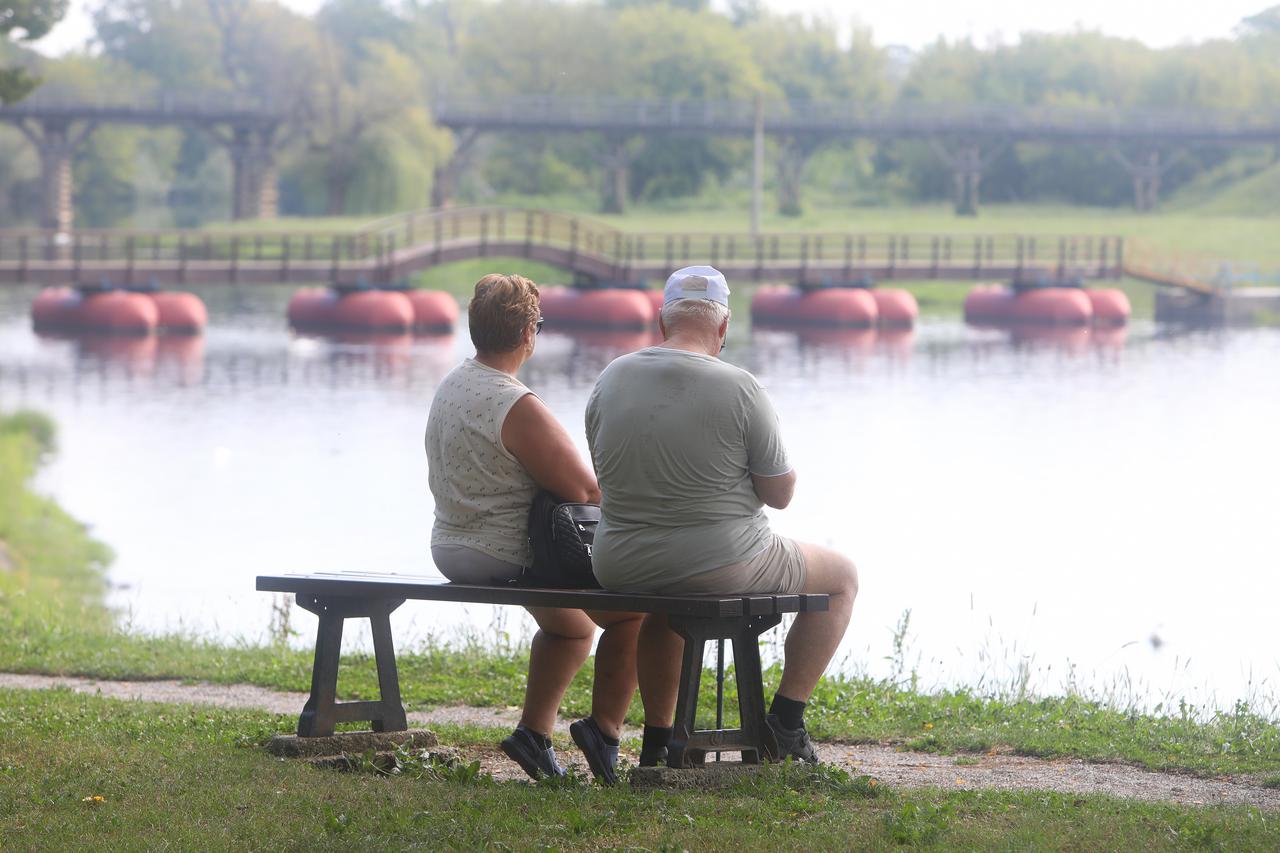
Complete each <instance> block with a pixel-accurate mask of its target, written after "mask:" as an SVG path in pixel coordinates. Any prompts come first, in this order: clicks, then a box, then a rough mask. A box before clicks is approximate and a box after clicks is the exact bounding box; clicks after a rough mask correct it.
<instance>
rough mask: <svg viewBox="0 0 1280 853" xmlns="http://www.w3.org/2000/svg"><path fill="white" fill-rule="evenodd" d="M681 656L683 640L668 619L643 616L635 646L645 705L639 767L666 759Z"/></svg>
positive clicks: (674, 711) (658, 615) (659, 615)
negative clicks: (668, 622)
mask: <svg viewBox="0 0 1280 853" xmlns="http://www.w3.org/2000/svg"><path fill="white" fill-rule="evenodd" d="M683 655H684V638H682V637H681V636H680V635H679V634H677V633H676V632H675V631H672V630H671V626H670V625H668V624H667V617H666V616H664V615H662V614H660V613H650V614H648V615H647V616H645V617H644V624H643V625H642V626H641V628H640V637H639V640H638V641H637V644H636V675H637V676H638V678H639V682H640V699H641V701H642V702H644V739H643V741H642V744H641V747H640V764H641V765H642V766H644V765H652V764H657V763H659V762H660V761H662V760H663V759H665V757H666V752H667V744H669V743H670V742H671V728H672V724H673V723H674V722H675V717H676V697H677V695H678V694H679V692H680V663H681V657H682V656H683Z"/></svg>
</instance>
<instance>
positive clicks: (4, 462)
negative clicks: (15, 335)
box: [0, 412, 111, 635]
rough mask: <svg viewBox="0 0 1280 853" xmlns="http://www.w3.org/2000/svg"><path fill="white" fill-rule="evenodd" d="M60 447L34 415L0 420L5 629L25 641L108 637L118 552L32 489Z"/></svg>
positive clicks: (1, 614) (0, 595)
mask: <svg viewBox="0 0 1280 853" xmlns="http://www.w3.org/2000/svg"><path fill="white" fill-rule="evenodd" d="M55 446H56V439H55V435H54V427H53V423H52V422H51V421H49V420H48V419H47V418H45V417H44V416H42V415H39V414H36V413H34V412H17V413H14V414H11V415H8V416H0V557H3V562H4V564H8V563H12V565H8V566H7V567H0V621H3V622H4V625H5V628H4V630H5V632H6V633H7V634H10V635H17V634H21V633H22V632H24V631H27V630H30V629H31V628H32V627H33V626H35V625H52V624H57V625H68V626H70V625H74V626H76V629H77V630H94V631H99V630H108V629H109V627H110V619H109V616H108V614H107V612H106V611H105V609H104V608H103V607H102V605H101V600H102V595H103V593H104V592H105V589H106V586H105V583H106V582H105V577H104V571H105V567H106V565H107V563H108V562H110V560H111V552H110V550H109V549H108V548H106V547H105V546H104V545H102V544H101V543H98V542H95V541H94V540H93V539H92V538H90V537H89V536H88V535H87V534H86V533H85V531H84V528H83V527H82V526H81V525H80V524H79V523H78V522H76V521H75V519H73V518H71V517H70V516H69V515H67V514H66V513H65V512H63V511H62V510H61V509H60V508H59V507H58V505H57V504H55V503H54V502H53V501H51V500H49V499H48V498H46V497H43V496H41V495H38V494H36V493H34V492H32V491H31V490H30V489H29V488H28V487H27V483H28V481H29V480H30V479H31V477H32V476H33V475H34V474H35V471H36V468H37V466H38V465H39V464H40V461H41V459H42V458H43V457H45V456H46V455H48V454H50V453H52V452H53V451H54V449H55Z"/></svg>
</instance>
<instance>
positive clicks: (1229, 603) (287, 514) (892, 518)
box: [0, 287, 1280, 712]
mask: <svg viewBox="0 0 1280 853" xmlns="http://www.w3.org/2000/svg"><path fill="white" fill-rule="evenodd" d="M289 292H290V291H289V289H287V288H283V287H266V288H240V289H233V288H230V287H226V288H216V287H214V288H208V289H206V290H204V291H202V294H201V295H202V296H204V297H205V299H206V301H207V303H208V304H209V306H210V311H211V323H210V326H209V329H208V331H207V333H206V334H205V335H204V336H203V337H202V338H197V339H190V340H159V341H157V340H155V339H151V340H147V341H102V340H92V339H89V340H79V341H77V340H59V339H48V338H41V337H38V336H36V335H35V334H34V333H33V332H32V331H31V330H30V327H29V322H28V319H27V310H28V305H29V301H30V299H31V297H32V296H33V294H34V291H32V290H30V289H21V288H7V289H5V290H4V292H3V293H0V408H3V409H12V408H16V407H19V406H30V407H35V408H38V409H41V410H44V411H46V412H48V413H49V414H51V415H52V416H53V417H55V418H56V419H57V421H58V425H59V429H60V445H61V446H60V450H59V453H58V455H57V457H56V459H55V460H54V461H53V462H52V463H51V464H50V465H49V466H48V467H47V468H46V469H45V471H44V472H43V473H42V475H41V476H40V479H39V485H40V486H41V487H42V488H43V489H44V490H46V491H47V492H48V493H50V494H51V495H53V496H54V497H56V498H57V499H58V500H59V501H60V502H61V503H62V505H63V506H65V507H66V508H67V509H68V510H69V511H70V512H72V513H73V514H74V515H76V516H77V517H78V518H80V519H82V520H83V521H85V522H86V523H88V524H89V525H90V526H91V528H92V530H93V532H94V534H95V535H96V536H98V537H99V538H101V539H102V540H104V541H106V542H107V543H109V544H110V545H111V546H112V547H113V548H114V549H115V551H116V554H117V558H116V561H115V562H114V564H113V565H112V567H111V570H110V580H111V585H112V592H111V602H110V603H111V604H112V605H113V606H115V607H117V608H118V609H119V610H120V612H121V619H122V620H123V621H124V622H125V623H127V624H129V625H130V626H132V627H133V628H134V629H137V630H145V631H153V632H162V631H185V632H190V633H195V634H202V635H207V636H213V637H216V638H219V639H221V640H224V641H232V642H234V641H239V640H248V641H252V640H261V639H263V638H264V637H265V636H266V634H267V631H268V626H269V625H270V624H271V621H272V609H273V604H274V602H273V599H272V597H271V596H269V595H266V594H261V593H257V592H255V591H254V590H253V585H254V576H255V575H257V574H259V573H264V572H282V571H319V570H329V571H340V570H344V569H350V570H363V571H396V572H401V573H417V574H434V573H435V571H434V568H433V566H432V564H431V558H430V550H429V547H428V543H429V536H430V528H431V512H432V505H431V497H430V494H429V493H428V490H427V484H426V464H425V459H424V455H423V450H422V434H423V427H424V424H425V421H426V414H427V409H428V406H429V403H430V400H431V395H432V391H433V389H434V388H435V386H436V384H437V383H438V382H439V380H440V378H441V377H442V376H443V375H444V374H445V373H446V372H447V371H448V370H449V369H450V368H451V367H452V366H453V365H454V364H456V363H457V362H458V361H459V360H460V359H462V358H463V357H465V356H467V355H469V354H470V353H471V348H470V344H469V339H468V338H467V335H466V332H465V330H463V331H461V332H459V333H458V334H456V335H451V336H445V337H437V338H416V339H414V338H407V337H406V338H403V339H390V340H387V339H384V340H379V341H374V342H370V341H333V340H320V339H309V338H297V337H293V336H291V335H290V334H289V332H288V331H287V330H286V329H285V327H284V321H283V316H284V304H285V301H286V300H287V298H288V296H289ZM645 343H646V336H644V335H637V334H615V335H610V334H600V333H596V334H562V333H556V332H554V331H553V330H548V331H547V332H545V333H544V334H543V335H542V336H541V337H540V338H539V339H538V351H537V353H536V354H535V356H534V358H533V359H532V360H531V361H530V362H529V364H528V365H527V368H526V371H525V373H524V375H523V377H522V378H523V379H524V380H525V381H526V383H527V384H529V385H530V386H531V387H532V388H534V389H535V390H536V391H537V392H538V393H539V394H540V395H541V396H542V397H543V399H544V400H546V402H547V403H548V404H549V405H550V407H551V408H552V410H553V411H554V412H555V414H556V415H557V416H558V417H559V418H560V419H561V420H562V422H563V423H565V424H566V425H567V426H568V427H569V429H570V432H571V434H573V435H574V436H575V437H576V439H577V441H578V444H579V446H580V447H581V449H582V450H583V452H584V453H585V441H584V439H583V438H582V417H583V409H584V406H585V402H586V398H587V395H588V393H589V392H590V389H591V386H592V383H593V382H594V380H595V377H596V376H597V375H598V373H599V371H600V370H601V369H602V368H603V367H604V365H605V364H607V363H608V361H609V360H610V359H611V358H613V357H615V356H616V355H617V354H619V353H620V352H623V351H626V350H627V349H630V348H634V347H636V346H641V345H644V344H645ZM724 357H725V358H726V359H728V360H729V361H731V362H733V363H735V364H739V365H741V366H743V367H746V368H748V369H749V370H751V371H752V372H754V373H755V374H756V375H757V376H758V377H759V378H760V379H761V381H762V382H763V383H764V385H765V386H766V387H767V388H768V390H769V393H770V394H771V395H772V397H773V399H774V401H775V403H776V405H777V408H778V410H779V412H780V414H781V418H782V422H783V428H784V435H785V437H786V439H787V443H788V447H789V450H790V453H791V455H792V457H793V460H794V462H795V464H796V467H797V469H798V472H799V486H798V491H797V495H796V498H795V501H794V502H793V504H792V506H791V507H790V508H789V509H787V510H786V511H783V512H773V513H772V518H773V520H774V526H775V528H776V529H777V530H778V531H779V532H781V533H784V534H786V535H790V536H793V537H796V538H800V539H807V540H812V541H816V542H820V543H825V544H828V545H830V546H832V547H835V548H838V549H840V550H842V551H844V552H846V553H848V554H850V555H851V556H852V557H853V558H854V560H855V561H856V562H857V563H858V565H859V568H860V571H861V577H862V592H861V596H860V598H859V601H858V603H857V605H856V607H855V611H854V623H853V625H852V627H851V629H850V631H849V633H848V635H847V637H846V640H845V644H844V647H843V649H842V651H841V653H840V655H839V662H840V663H839V665H840V666H841V667H842V668H843V669H844V670H845V671H846V672H850V673H861V672H867V673H870V674H872V675H876V676H888V675H894V676H899V677H903V678H906V677H908V676H909V675H910V674H911V673H913V672H914V673H915V674H916V677H917V679H918V683H919V684H920V686H922V687H925V688H932V687H940V686H949V685H970V686H976V687H979V688H980V689H982V690H987V691H995V692H998V691H1009V690H1017V689H1019V688H1020V687H1026V688H1028V689H1031V690H1034V691H1037V692H1041V693H1059V692H1062V691H1064V690H1072V689H1074V690H1080V691H1082V692H1084V693H1086V694H1088V695H1092V696H1096V697H1100V698H1105V699H1109V700H1111V701H1113V702H1116V703H1117V704H1121V705H1130V704H1137V705H1142V706H1147V707H1152V706H1155V705H1157V704H1159V703H1162V702H1163V703H1166V705H1167V703H1169V702H1171V701H1172V702H1177V701H1178V700H1186V701H1188V702H1191V703H1193V704H1197V705H1200V706H1201V707H1204V706H1214V707H1226V706H1229V705H1230V704H1231V703H1233V702H1234V701H1235V700H1237V699H1240V698H1246V699H1250V700H1252V701H1255V702H1256V703H1258V704H1259V705H1261V706H1263V708H1264V709H1265V708H1268V707H1269V708H1270V709H1271V711H1272V712H1274V710H1275V702H1276V699H1277V697H1280V690H1278V689H1277V684H1278V683H1280V630H1278V629H1277V621H1278V620H1277V613H1278V612H1280V606H1278V605H1277V602H1278V601H1280V556H1278V554H1280V548H1278V545H1280V542H1278V539H1280V535H1278V533H1277V531H1278V530H1280V330H1277V329H1257V330H1230V331H1227V330H1218V331H1187V330H1180V329H1176V328H1168V327H1160V326H1156V325H1153V324H1151V323H1149V322H1135V323H1134V324H1132V326H1131V327H1130V328H1129V329H1128V330H1127V331H1122V332H1119V333H1111V334H1107V335H1097V336H1090V335H1089V334H1087V333H1083V332H1082V333H1079V334H1076V333H1067V334H1058V335H1054V336H1051V337H1049V338H1038V337H1033V338H1027V337H1014V336H1012V335H1011V334H1010V333H1007V332H999V331H983V330H975V329H971V328H967V327H966V326H964V325H963V324H961V323H960V322H959V321H958V320H956V319H954V318H928V317H926V318H925V319H924V320H923V321H922V322H921V324H920V325H919V327H918V328H917V329H916V330H915V331H914V332H913V333H908V334H906V335H902V334H898V335H893V336H888V335H877V334H875V333H861V332H851V333H833V332H815V333H796V332H779V331H765V330H759V329H756V330H753V329H750V328H749V324H748V323H747V322H746V321H745V319H744V320H743V321H742V322H739V323H735V324H734V326H733V331H732V334H731V339H730V344H729V346H728V348H727V349H726V351H725V353H724ZM908 614H909V615H908ZM904 619H905V621H904ZM314 624H315V623H314V619H313V617H311V616H310V615H309V614H306V613H304V612H302V611H300V610H297V609H296V608H294V610H293V612H292V613H291V614H290V625H291V626H292V628H293V629H294V630H295V631H297V632H299V633H298V636H297V638H296V640H295V641H296V642H298V643H300V644H309V643H310V641H311V631H313V629H314ZM904 624H905V629H902V628H901V626H903V625H904ZM393 625H394V626H395V628H396V634H397V642H398V644H399V645H400V646H401V647H405V646H411V645H412V644H413V643H415V642H417V641H419V640H422V639H424V638H428V637H434V638H438V639H447V640H450V641H455V642H461V641H466V640H479V641H480V642H498V641H502V640H503V639H517V640H518V639H519V638H521V637H524V636H527V634H528V632H529V630H530V628H529V625H530V623H529V621H528V620H527V618H526V617H524V616H523V615H522V614H521V613H520V612H519V611H516V610H510V609H508V610H503V609H501V608H488V607H482V606H470V607H465V608H464V607H460V606H457V605H433V604H425V603H412V602H411V603H409V604H406V605H405V606H404V607H403V608H402V609H401V610H400V611H398V612H397V614H396V616H395V617H393ZM895 637H897V641H895ZM775 641H776V638H775ZM353 642H357V643H358V642H360V639H359V637H358V636H357V637H355V638H354V639H353ZM774 651H775V652H776V648H775V649H774Z"/></svg>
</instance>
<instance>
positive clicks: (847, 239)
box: [842, 234, 853, 281]
mask: <svg viewBox="0 0 1280 853" xmlns="http://www.w3.org/2000/svg"><path fill="white" fill-rule="evenodd" d="M842 278H844V280H845V281H848V280H849V279H851V278H853V235H852V234H846V235H844V275H843V276H842Z"/></svg>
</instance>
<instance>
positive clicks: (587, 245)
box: [0, 208, 1125, 287]
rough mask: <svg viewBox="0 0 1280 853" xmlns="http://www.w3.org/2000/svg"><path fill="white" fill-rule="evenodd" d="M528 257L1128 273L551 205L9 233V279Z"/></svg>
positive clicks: (570, 264) (402, 267) (950, 246)
mask: <svg viewBox="0 0 1280 853" xmlns="http://www.w3.org/2000/svg"><path fill="white" fill-rule="evenodd" d="M483 257H493V258H528V259H530V260H536V261H540V262H543V263H546V264H550V265H552V266H555V267H558V268H560V269H563V270H565V271H566V272H568V273H571V274H572V275H573V276H574V278H575V280H577V281H579V282H581V283H633V282H639V281H646V280H647V281H655V280H657V281H661V280H662V279H665V278H666V276H667V275H668V274H669V273H670V272H671V271H672V270H673V269H676V268H678V267H681V266H685V265H688V264H705V263H709V264H714V265H715V266H717V267H719V268H720V269H721V270H723V271H724V272H725V273H726V275H728V276H729V277H730V278H731V279H732V280H736V281H744V280H748V281H769V282H788V283H806V284H825V283H850V282H865V281H871V282H877V281H894V280H921V279H950V280H956V281H973V280H1000V281H1021V282H1039V281H1057V280H1074V279H1081V280H1092V279H1114V278H1119V277H1120V276H1122V275H1123V274H1124V272H1125V241H1124V238H1122V237H1116V236H1084V235H1069V236H1044V235H1035V236H1031V235H1017V234H999V235H997V234H990V235H981V234H974V235H967V234H966V235H956V234H950V235H948V234H905V233H904V234H862V233H792V232H785V233H783V232H780V233H762V234H754V235H753V234H748V233H740V232H739V233H731V232H724V233H692V232H683V233H665V234H664V233H637V232H629V231H621V230H619V229H617V228H613V227H610V226H608V225H605V224H602V223H600V222H598V221H595V220H592V219H589V218H582V217H577V216H571V215H567V214H563V213H554V212H551V211H545V210H517V209H510V208H466V209H449V210H426V211H420V212H414V213H406V214H400V215H397V216H393V217H389V218H387V219H384V220H380V221H378V222H375V223H373V224H372V225H370V226H368V227H366V228H363V229H360V230H357V231H349V232H342V233H337V232H248V231H75V232H71V233H69V234H57V233H55V232H50V231H36V230H30V231H23V230H4V231H0V283H20V282H33V283H40V284H96V283H100V282H109V283H112V284H123V285H133V284H147V283H150V282H154V283H155V284H158V285H160V286H165V287H171V286H181V285H188V284H215V283H216V284H222V283H230V284H235V283H272V282H309V283H321V284H359V283H367V284H370V285H378V284H391V283H395V282H399V281H402V280H404V279H406V278H408V277H409V276H410V275H412V274H413V273H415V272H418V271H420V270H424V269H429V268H431V267H435V266H439V265H441V264H447V263H451V262H454V261H462V260H469V259H473V258H483Z"/></svg>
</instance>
